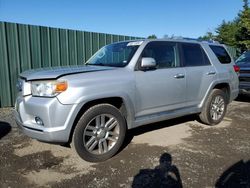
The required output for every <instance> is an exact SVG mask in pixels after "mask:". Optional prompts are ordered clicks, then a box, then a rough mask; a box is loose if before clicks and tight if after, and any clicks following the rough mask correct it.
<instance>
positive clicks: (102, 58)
mask: <svg viewBox="0 0 250 188" xmlns="http://www.w3.org/2000/svg"><path fill="white" fill-rule="evenodd" d="M141 44H142V41H136V42H120V43H115V44H110V45H107V46H104V47H103V48H101V49H100V50H99V51H97V52H96V53H95V54H94V55H93V56H92V57H91V58H90V59H89V60H88V61H87V62H86V65H98V66H112V67H125V66H126V65H127V64H128V63H129V62H130V60H131V59H132V57H133V56H134V54H135V52H136V50H137V49H138V47H139V46H140V45H141Z"/></svg>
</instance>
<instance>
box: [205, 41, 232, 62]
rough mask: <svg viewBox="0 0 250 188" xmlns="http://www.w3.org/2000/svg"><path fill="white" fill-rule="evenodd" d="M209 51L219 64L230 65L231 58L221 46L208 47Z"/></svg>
mask: <svg viewBox="0 0 250 188" xmlns="http://www.w3.org/2000/svg"><path fill="white" fill-rule="evenodd" d="M209 47H210V48H211V50H212V51H213V52H214V54H215V55H216V57H217V58H218V60H219V61H220V63H222V64H229V63H231V58H230V56H229V54H228V53H227V51H226V49H225V48H224V47H223V46H213V45H210V46H209Z"/></svg>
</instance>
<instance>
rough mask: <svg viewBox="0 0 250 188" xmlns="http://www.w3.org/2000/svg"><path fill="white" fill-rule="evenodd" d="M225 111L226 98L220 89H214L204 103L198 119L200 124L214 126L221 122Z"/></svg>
mask: <svg viewBox="0 0 250 188" xmlns="http://www.w3.org/2000/svg"><path fill="white" fill-rule="evenodd" d="M226 110H227V96H226V94H225V92H223V91H222V90H220V89H214V90H212V92H211V94H210V95H209V97H208V99H207V101H206V102H205V105H204V107H203V109H202V112H201V113H200V114H199V118H200V120H201V122H202V123H205V124H207V125H216V124H219V123H220V122H221V121H222V120H223V118H224V116H225V114H226Z"/></svg>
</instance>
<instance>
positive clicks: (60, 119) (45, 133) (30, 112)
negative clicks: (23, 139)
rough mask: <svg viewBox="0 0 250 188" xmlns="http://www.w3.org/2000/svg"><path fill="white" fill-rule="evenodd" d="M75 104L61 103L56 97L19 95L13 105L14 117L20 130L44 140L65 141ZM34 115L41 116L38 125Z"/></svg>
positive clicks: (72, 119) (70, 125)
mask: <svg viewBox="0 0 250 188" xmlns="http://www.w3.org/2000/svg"><path fill="white" fill-rule="evenodd" d="M75 107H76V106H75V105H63V104H61V103H60V102H59V101H58V100H57V98H56V97H54V98H42V97H32V96H26V97H22V96H19V97H18V98H17V100H16V105H15V112H14V114H15V119H16V123H17V125H18V126H19V127H20V128H21V130H22V132H23V133H24V134H26V135H27V136H29V137H31V138H35V139H37V140H40V141H44V142H55V143H66V142H68V140H69V136H70V132H71V128H72V125H73V122H74V118H75V115H74V114H75V113H74V110H75ZM35 117H39V118H41V120H42V121H43V125H38V124H37V123H36V121H35Z"/></svg>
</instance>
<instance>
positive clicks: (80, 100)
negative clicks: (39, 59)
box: [15, 40, 239, 162]
mask: <svg viewBox="0 0 250 188" xmlns="http://www.w3.org/2000/svg"><path fill="white" fill-rule="evenodd" d="M237 71H238V67H237V66H236V65H235V64H234V61H233V60H232V58H231V57H230V56H229V54H228V52H227V50H226V49H225V47H224V46H223V45H221V44H216V43H208V42H197V41H189V40H139V41H125V42H118V43H114V44H110V45H107V46H104V47H103V48H101V49H100V50H99V51H98V52H96V53H95V54H94V55H93V56H92V57H91V58H90V59H89V60H88V61H87V62H86V64H85V65H82V66H67V67H53V68H44V69H39V70H29V71H26V72H23V73H21V74H20V78H19V81H18V84H17V86H18V90H19V94H18V97H17V99H16V105H15V117H16V121H17V124H18V125H19V126H20V127H21V129H22V131H23V132H24V133H25V134H26V135H28V136H30V137H32V138H35V139H37V140H40V141H45V142H53V143H73V146H74V148H75V150H76V152H77V153H78V154H79V156H80V157H81V158H83V159H85V160H87V161H92V162H98V161H104V160H107V159H109V158H111V157H112V156H113V155H115V154H116V153H117V152H118V150H119V149H120V148H121V146H122V144H123V142H124V139H125V136H126V131H127V130H128V129H132V128H135V127H138V126H141V125H145V124H150V123H153V122H158V121H163V120H167V119H171V118H176V117H181V116H184V115H188V114H198V116H199V118H200V120H201V121H202V122H203V123H205V124H208V125H215V124H218V123H220V122H221V121H222V119H223V117H224V115H225V113H226V109H227V105H228V104H229V103H230V102H231V101H232V100H233V99H235V98H236V97H237V95H238V92H239V89H238V85H239V81H238V74H237ZM148 126H152V125H148Z"/></svg>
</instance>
